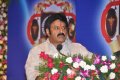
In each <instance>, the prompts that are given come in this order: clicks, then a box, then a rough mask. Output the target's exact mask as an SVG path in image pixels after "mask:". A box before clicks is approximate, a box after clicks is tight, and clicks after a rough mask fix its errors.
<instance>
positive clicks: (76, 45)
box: [70, 42, 84, 47]
mask: <svg viewBox="0 0 120 80" xmlns="http://www.w3.org/2000/svg"><path fill="white" fill-rule="evenodd" d="M70 45H71V46H73V47H84V46H83V45H82V44H80V43H76V42H72V43H71V44H70Z"/></svg>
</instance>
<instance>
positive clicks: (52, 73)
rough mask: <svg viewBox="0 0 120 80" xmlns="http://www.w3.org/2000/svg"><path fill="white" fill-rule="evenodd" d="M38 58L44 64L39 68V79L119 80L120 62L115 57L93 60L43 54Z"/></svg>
mask: <svg viewBox="0 0 120 80" xmlns="http://www.w3.org/2000/svg"><path fill="white" fill-rule="evenodd" d="M40 58H41V59H42V60H43V61H44V62H45V64H43V65H41V66H39V71H40V76H39V77H40V78H46V80H119V79H120V60H117V58H116V57H115V56H111V59H108V58H107V57H106V56H99V55H94V56H93V58H91V59H88V58H86V57H84V58H82V57H81V56H79V55H74V56H73V57H67V56H62V57H57V58H54V59H53V58H52V57H50V56H49V55H48V54H45V53H44V52H41V53H40Z"/></svg>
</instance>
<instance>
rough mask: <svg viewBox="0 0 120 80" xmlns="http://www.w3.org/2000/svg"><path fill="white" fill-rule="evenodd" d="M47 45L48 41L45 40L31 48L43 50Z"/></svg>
mask: <svg viewBox="0 0 120 80" xmlns="http://www.w3.org/2000/svg"><path fill="white" fill-rule="evenodd" d="M46 45H47V43H46V42H43V43H41V44H37V45H35V46H33V47H32V49H31V50H32V51H34V50H42V49H44V48H45V47H46Z"/></svg>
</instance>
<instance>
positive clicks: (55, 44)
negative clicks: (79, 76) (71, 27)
mask: <svg viewBox="0 0 120 80" xmlns="http://www.w3.org/2000/svg"><path fill="white" fill-rule="evenodd" d="M49 41H50V43H51V44H53V45H54V46H55V47H57V45H59V44H62V42H61V43H57V42H56V43H55V42H53V41H51V40H50V39H49Z"/></svg>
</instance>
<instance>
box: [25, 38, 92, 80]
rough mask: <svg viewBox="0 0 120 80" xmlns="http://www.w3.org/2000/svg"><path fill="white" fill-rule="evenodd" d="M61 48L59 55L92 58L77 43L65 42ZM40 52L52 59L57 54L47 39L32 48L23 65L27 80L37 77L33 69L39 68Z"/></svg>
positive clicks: (33, 79)
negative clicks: (76, 55)
mask: <svg viewBox="0 0 120 80" xmlns="http://www.w3.org/2000/svg"><path fill="white" fill-rule="evenodd" d="M62 46H63V48H62V50H61V53H63V54H65V55H74V54H81V56H83V57H84V56H88V58H91V57H92V53H90V52H89V51H88V50H87V49H86V48H85V47H84V46H82V45H81V44H79V43H73V42H71V41H68V40H66V41H65V42H64V43H62ZM41 51H43V52H45V53H46V54H49V55H51V56H53V57H54V56H55V55H58V54H59V52H58V51H57V49H56V47H55V46H54V45H53V44H51V43H50V41H49V39H47V40H46V41H45V42H43V43H41V44H39V45H37V46H35V47H33V48H32V49H31V50H30V52H29V55H28V59H27V61H26V65H25V70H26V76H27V80H35V78H36V76H38V75H39V71H38V70H36V69H35V66H39V63H41V62H42V61H41V60H40V58H39V54H40V52H41Z"/></svg>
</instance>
